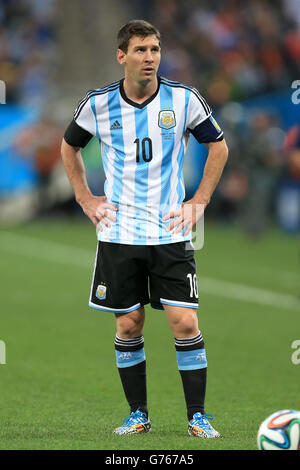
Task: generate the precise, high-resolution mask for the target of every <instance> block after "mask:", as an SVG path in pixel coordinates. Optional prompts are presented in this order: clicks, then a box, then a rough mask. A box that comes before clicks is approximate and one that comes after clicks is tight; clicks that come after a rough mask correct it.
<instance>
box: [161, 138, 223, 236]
mask: <svg viewBox="0 0 300 470" xmlns="http://www.w3.org/2000/svg"><path fill="white" fill-rule="evenodd" d="M205 146H206V147H207V148H208V156H207V160H206V164H205V168H204V173H203V178H202V180H201V183H200V185H199V187H198V189H197V191H196V192H195V194H194V196H193V197H192V199H190V200H189V201H186V202H184V203H183V204H182V207H181V209H179V210H178V211H172V212H170V213H168V214H166V215H165V216H164V218H163V219H164V220H168V219H174V220H173V221H172V222H171V224H170V225H169V227H168V228H167V231H172V230H174V229H175V230H174V233H179V232H180V231H181V230H182V229H183V228H185V233H184V235H187V234H188V233H189V232H190V231H191V229H192V228H193V226H194V225H195V224H196V222H197V221H198V220H199V219H200V217H201V216H202V214H203V212H204V210H205V208H206V206H207V205H208V204H209V202H210V199H211V196H212V194H213V192H214V190H215V188H216V186H217V184H218V182H219V180H220V178H221V175H222V172H223V169H224V166H225V164H226V161H227V158H228V148H227V145H226V142H225V139H223V140H221V141H220V142H210V143H208V144H205Z"/></svg>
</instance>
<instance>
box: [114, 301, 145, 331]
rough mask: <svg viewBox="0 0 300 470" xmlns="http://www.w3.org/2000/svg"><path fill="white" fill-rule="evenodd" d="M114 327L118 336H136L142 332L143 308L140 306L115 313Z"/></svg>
mask: <svg viewBox="0 0 300 470" xmlns="http://www.w3.org/2000/svg"><path fill="white" fill-rule="evenodd" d="M115 318H116V328H117V335H118V336H119V338H123V339H130V338H137V337H138V336H141V335H142V333H143V327H144V322H145V309H144V307H140V308H138V309H136V310H133V311H132V312H129V313H116V314H115Z"/></svg>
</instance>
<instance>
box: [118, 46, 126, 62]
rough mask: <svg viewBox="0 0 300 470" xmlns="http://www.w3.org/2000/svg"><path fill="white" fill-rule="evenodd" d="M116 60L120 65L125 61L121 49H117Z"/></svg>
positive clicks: (124, 55)
mask: <svg viewBox="0 0 300 470" xmlns="http://www.w3.org/2000/svg"><path fill="white" fill-rule="evenodd" d="M117 61H118V62H119V64H120V65H124V64H125V62H126V54H125V52H124V51H122V49H117Z"/></svg>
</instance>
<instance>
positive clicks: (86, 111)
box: [74, 92, 96, 135]
mask: <svg viewBox="0 0 300 470" xmlns="http://www.w3.org/2000/svg"><path fill="white" fill-rule="evenodd" d="M74 121H75V122H76V124H77V125H78V126H80V127H82V129H84V130H85V131H87V132H89V133H90V134H92V135H96V118H95V115H94V112H93V110H92V106H91V99H90V92H88V93H87V94H86V96H85V97H84V98H83V100H81V101H80V102H79V104H78V106H77V108H76V109H75V111H74Z"/></svg>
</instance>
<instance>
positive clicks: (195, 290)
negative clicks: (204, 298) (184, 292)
mask: <svg viewBox="0 0 300 470" xmlns="http://www.w3.org/2000/svg"><path fill="white" fill-rule="evenodd" d="M186 277H188V278H189V281H190V289H191V290H190V297H192V298H193V297H196V299H198V284H197V276H196V274H194V275H193V274H187V275H186Z"/></svg>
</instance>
